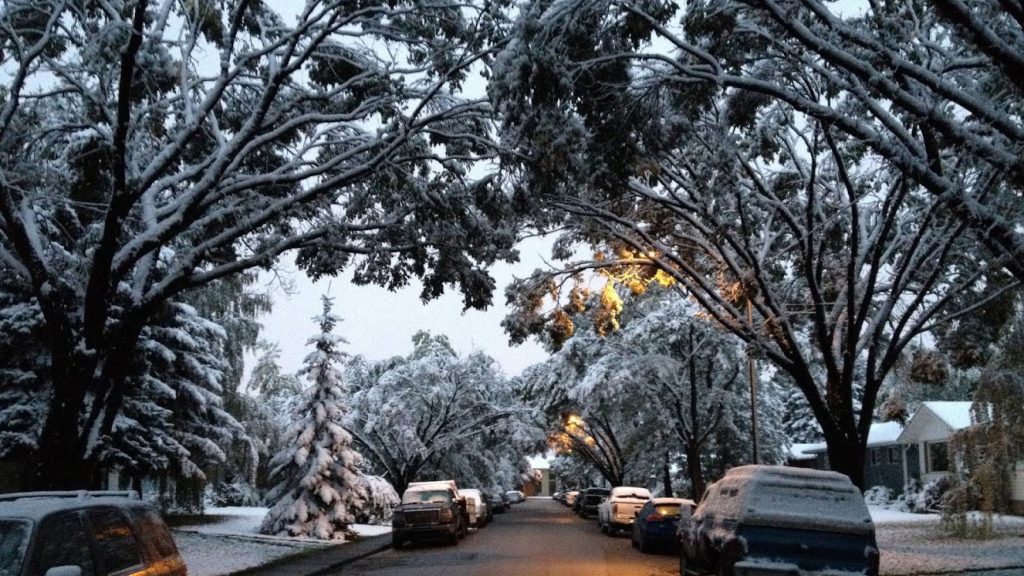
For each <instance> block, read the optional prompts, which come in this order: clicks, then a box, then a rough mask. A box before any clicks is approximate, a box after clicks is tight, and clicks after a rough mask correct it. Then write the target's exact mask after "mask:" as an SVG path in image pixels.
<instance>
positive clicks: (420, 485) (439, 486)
mask: <svg viewBox="0 0 1024 576" xmlns="http://www.w3.org/2000/svg"><path fill="white" fill-rule="evenodd" d="M425 490H451V491H452V492H454V493H455V494H456V495H458V494H459V489H458V488H456V487H455V480H432V481H429V482H410V483H409V487H408V488H406V489H405V491H406V492H422V491H425Z"/></svg>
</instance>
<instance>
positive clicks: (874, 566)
mask: <svg viewBox="0 0 1024 576" xmlns="http://www.w3.org/2000/svg"><path fill="white" fill-rule="evenodd" d="M864 557H865V558H866V559H867V561H868V566H869V567H870V568H871V572H869V574H871V575H872V576H878V571H879V569H880V564H881V559H882V557H881V554H879V553H878V548H875V547H874V546H865V547H864Z"/></svg>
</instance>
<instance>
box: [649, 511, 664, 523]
mask: <svg viewBox="0 0 1024 576" xmlns="http://www.w3.org/2000/svg"><path fill="white" fill-rule="evenodd" d="M664 519H665V517H664V516H662V515H661V514H658V513H657V512H655V513H654V514H651V515H650V516H648V517H647V521H648V522H661V521H663V520H664Z"/></svg>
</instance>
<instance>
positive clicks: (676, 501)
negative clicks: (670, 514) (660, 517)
mask: <svg viewBox="0 0 1024 576" xmlns="http://www.w3.org/2000/svg"><path fill="white" fill-rule="evenodd" d="M666 504H678V505H680V506H682V505H683V504H689V505H690V506H694V505H695V503H694V501H693V500H690V499H689V498H667V497H664V496H662V497H660V498H651V505H653V506H664V505H666Z"/></svg>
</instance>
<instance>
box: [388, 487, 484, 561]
mask: <svg viewBox="0 0 1024 576" xmlns="http://www.w3.org/2000/svg"><path fill="white" fill-rule="evenodd" d="M468 527H469V518H468V515H467V511H466V500H465V498H460V497H459V493H458V489H457V488H456V487H455V483H454V482H451V481H439V482H413V483H412V484H410V485H409V488H408V489H406V491H405V493H404V494H402V503H401V504H399V505H398V507H397V508H395V511H394V514H393V515H392V517H391V545H392V546H394V547H395V548H401V547H402V544H404V543H405V542H410V541H414V540H428V539H441V540H446V541H447V542H449V543H451V544H458V542H459V538H464V537H465V536H466V532H467V530H468Z"/></svg>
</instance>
